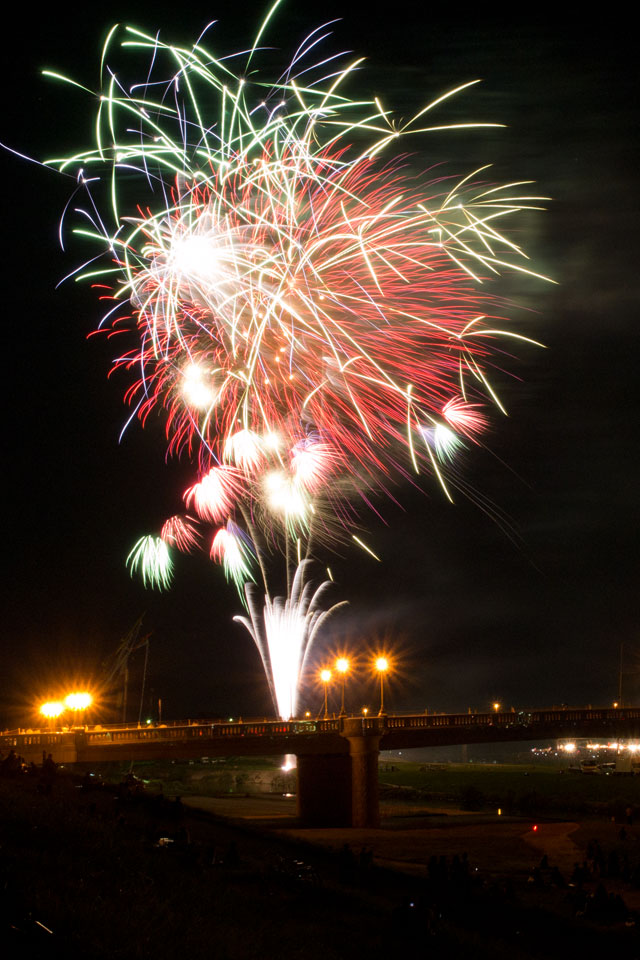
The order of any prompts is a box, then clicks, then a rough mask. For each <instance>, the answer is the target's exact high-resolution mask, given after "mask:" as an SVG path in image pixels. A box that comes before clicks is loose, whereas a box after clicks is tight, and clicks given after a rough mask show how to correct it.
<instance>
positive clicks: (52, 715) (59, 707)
mask: <svg viewBox="0 0 640 960" xmlns="http://www.w3.org/2000/svg"><path fill="white" fill-rule="evenodd" d="M40 713H41V714H42V716H43V717H46V718H47V720H49V721H53V720H56V719H57V718H58V717H59V716H60V714H61V713H64V703H60V701H59V700H50V701H49V702H48V703H43V704H42V706H41V707H40Z"/></svg>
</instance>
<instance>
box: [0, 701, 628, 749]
mask: <svg viewBox="0 0 640 960" xmlns="http://www.w3.org/2000/svg"><path fill="white" fill-rule="evenodd" d="M358 736H364V737H367V736H379V737H380V749H382V750H396V749H411V748H412V747H429V746H442V745H447V744H462V743H489V742H497V741H502V742H504V741H518V740H542V739H555V738H558V737H591V736H600V737H603V736H605V737H608V738H610V739H617V738H620V739H631V738H636V737H638V736H640V708H637V707H631V708H619V709H608V708H591V707H589V708H587V709H583V710H573V709H572V710H570V709H561V708H558V709H551V710H534V711H520V712H508V713H507V712H505V713H487V714H470V713H463V714H411V715H390V716H384V717H344V718H339V719H330V720H291V721H280V720H265V721H246V722H242V721H238V722H221V721H217V720H215V721H206V720H204V721H203V720H199V721H197V722H187V723H176V724H168V725H164V724H161V725H155V726H125V725H121V724H118V725H114V726H109V727H107V726H93V727H92V726H89V727H82V728H76V729H73V730H62V731H54V730H51V729H46V730H19V731H9V732H5V733H4V734H0V752H2V753H6V752H7V751H8V750H9V749H14V750H16V752H18V753H20V754H21V755H22V756H24V757H26V758H27V759H31V758H32V757H35V756H37V757H38V758H39V757H40V756H41V754H42V751H43V750H44V751H46V752H47V753H53V755H54V758H56V759H57V757H60V759H61V760H63V759H64V760H65V761H66V762H74V759H76V760H78V761H81V760H82V761H88V762H91V761H94V762H101V761H106V760H121V759H122V760H128V759H132V760H141V759H154V758H161V757H164V758H175V759H179V758H183V757H184V758H185V759H186V758H191V757H199V756H271V755H278V754H284V753H292V754H297V755H313V754H346V753H348V752H349V746H348V742H347V740H346V737H358ZM74 754H75V758H74V759H72V756H73V755H74Z"/></svg>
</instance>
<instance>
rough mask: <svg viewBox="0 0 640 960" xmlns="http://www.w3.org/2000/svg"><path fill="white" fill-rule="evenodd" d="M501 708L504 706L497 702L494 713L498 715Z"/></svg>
mask: <svg viewBox="0 0 640 960" xmlns="http://www.w3.org/2000/svg"><path fill="white" fill-rule="evenodd" d="M501 706H502V704H500V703H498V702H497V701H496V702H495V703H494V704H493V710H494V713H497V712H498V710H499V709H500V707H501Z"/></svg>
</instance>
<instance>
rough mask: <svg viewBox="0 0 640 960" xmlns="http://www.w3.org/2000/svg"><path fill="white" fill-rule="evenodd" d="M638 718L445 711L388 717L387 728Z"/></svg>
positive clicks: (624, 712) (633, 715)
mask: <svg viewBox="0 0 640 960" xmlns="http://www.w3.org/2000/svg"><path fill="white" fill-rule="evenodd" d="M589 720H591V721H611V722H615V721H616V720H640V708H638V707H624V708H619V707H616V708H613V709H610V708H593V707H589V708H588V709H584V710H565V709H562V708H557V709H552V710H520V711H514V712H509V713H459V714H452V713H445V714H437V713H433V714H424V715H422V714H420V715H417V716H415V715H414V716H406V717H401V716H400V717H397V716H396V717H387V718H386V727H387V729H389V730H398V729H400V730H406V729H436V728H438V727H476V726H483V727H486V726H498V727H514V726H517V727H523V726H525V727H528V726H531V727H536V726H546V725H549V724H558V723H564V724H567V723H576V724H578V723H583V722H584V721H589Z"/></svg>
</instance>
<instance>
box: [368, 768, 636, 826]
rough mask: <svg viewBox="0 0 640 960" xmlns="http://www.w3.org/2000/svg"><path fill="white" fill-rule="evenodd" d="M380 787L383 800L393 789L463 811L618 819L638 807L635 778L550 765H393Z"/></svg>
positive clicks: (382, 773)
mask: <svg viewBox="0 0 640 960" xmlns="http://www.w3.org/2000/svg"><path fill="white" fill-rule="evenodd" d="M380 783H381V787H382V791H383V795H388V794H389V793H390V792H391V791H394V790H396V791H397V792H398V793H402V794H403V795H406V796H407V798H408V799H409V798H414V799H418V798H421V799H423V800H427V801H429V800H432V801H443V802H454V803H458V804H460V805H462V806H466V807H467V808H468V809H482V808H484V807H491V806H494V807H501V808H502V809H504V811H505V812H514V813H523V814H529V813H540V814H543V813H550V814H553V813H558V814H571V815H572V816H574V815H579V814H594V813H595V814H602V815H606V816H616V817H622V816H623V815H624V814H625V811H626V809H627V808H628V807H632V808H636V807H640V777H633V776H616V775H610V776H605V775H585V774H582V773H579V772H574V771H567V770H565V769H563V768H559V767H558V766H555V765H548V766H546V765H544V764H535V765H534V764H506V763H502V764H498V763H495V764H494V763H492V764H476V763H438V764H429V763H427V764H425V763H413V762H411V761H393V763H386V762H385V763H383V764H381V766H380Z"/></svg>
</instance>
